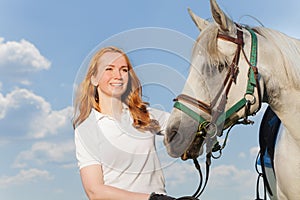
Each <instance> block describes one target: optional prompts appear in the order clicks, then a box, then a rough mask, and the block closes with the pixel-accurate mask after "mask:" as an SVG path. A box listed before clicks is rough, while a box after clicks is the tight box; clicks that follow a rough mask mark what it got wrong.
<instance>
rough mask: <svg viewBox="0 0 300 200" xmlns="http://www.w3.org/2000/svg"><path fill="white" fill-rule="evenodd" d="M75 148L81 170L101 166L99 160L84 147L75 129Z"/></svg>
mask: <svg viewBox="0 0 300 200" xmlns="http://www.w3.org/2000/svg"><path fill="white" fill-rule="evenodd" d="M75 147H76V158H77V161H78V167H79V169H82V168H83V167H86V166H89V165H94V164H98V165H100V162H99V160H97V159H95V156H93V155H91V154H90V153H89V152H88V150H87V149H86V148H85V147H84V145H83V142H82V141H81V138H80V137H79V135H78V132H77V130H76V129H75Z"/></svg>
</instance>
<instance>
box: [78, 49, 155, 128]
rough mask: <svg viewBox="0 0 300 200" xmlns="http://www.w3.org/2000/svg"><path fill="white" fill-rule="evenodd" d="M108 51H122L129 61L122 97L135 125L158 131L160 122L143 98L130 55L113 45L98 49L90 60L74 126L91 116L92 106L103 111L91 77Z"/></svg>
mask: <svg viewBox="0 0 300 200" xmlns="http://www.w3.org/2000/svg"><path fill="white" fill-rule="evenodd" d="M107 52H114V53H120V54H121V55H123V56H124V57H125V59H126V61H127V65H128V69H129V71H128V72H129V80H128V86H127V90H126V91H125V93H124V94H123V95H122V97H121V99H122V102H124V103H125V104H126V105H127V106H128V108H129V110H130V113H131V116H132V118H133V126H134V127H135V128H137V129H141V130H150V131H158V130H159V124H158V122H157V121H156V120H153V119H150V115H149V112H148V110H147V106H148V103H147V102H144V101H143V100H142V87H141V83H140V81H139V79H138V77H137V75H136V74H135V72H134V70H133V67H132V65H131V63H130V61H129V58H128V56H127V55H126V54H125V53H124V52H123V51H122V50H121V49H119V48H117V47H112V46H110V47H105V48H102V49H100V50H99V51H97V52H96V53H95V54H94V56H93V57H92V59H91V61H90V64H89V67H88V71H87V74H86V76H85V78H84V80H83V81H82V82H81V84H80V86H79V88H78V90H77V92H76V98H75V102H74V117H73V128H74V129H75V128H76V127H77V126H78V125H80V124H81V123H82V122H83V121H84V120H85V119H86V118H87V117H88V116H89V114H90V112H91V110H92V108H94V109H95V110H97V111H99V112H101V108H100V106H99V103H98V96H97V95H98V93H97V90H96V89H95V86H94V85H93V84H92V83H91V77H92V76H93V75H95V74H97V72H98V65H99V60H100V58H101V56H103V54H105V53H107Z"/></svg>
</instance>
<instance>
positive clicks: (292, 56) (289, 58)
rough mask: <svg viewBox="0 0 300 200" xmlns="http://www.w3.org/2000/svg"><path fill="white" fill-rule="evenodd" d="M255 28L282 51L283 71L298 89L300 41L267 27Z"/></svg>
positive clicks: (274, 46) (299, 85) (299, 84)
mask: <svg viewBox="0 0 300 200" xmlns="http://www.w3.org/2000/svg"><path fill="white" fill-rule="evenodd" d="M255 30H256V31H257V32H258V33H259V34H260V35H262V36H264V37H265V38H266V39H267V40H268V42H269V43H270V44H271V45H272V46H273V48H276V50H277V51H278V52H280V54H281V59H282V63H283V64H282V66H283V68H284V69H283V71H285V72H286V74H287V77H288V81H289V83H290V84H291V83H292V84H293V86H294V87H295V88H296V89H300V67H299V66H300V64H299V58H300V41H299V40H297V39H295V38H292V37H289V36H287V35H285V34H284V33H281V32H279V31H276V30H272V29H269V28H265V27H255ZM274 67H277V66H274ZM287 84H288V83H287Z"/></svg>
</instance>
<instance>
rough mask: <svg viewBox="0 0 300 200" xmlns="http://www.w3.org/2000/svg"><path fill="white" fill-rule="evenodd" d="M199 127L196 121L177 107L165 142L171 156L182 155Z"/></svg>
mask: <svg viewBox="0 0 300 200" xmlns="http://www.w3.org/2000/svg"><path fill="white" fill-rule="evenodd" d="M197 129H198V124H197V122H196V121H194V120H193V119H191V118H190V117H188V116H187V115H186V114H184V113H182V112H181V111H179V110H177V109H175V108H174V109H173V110H172V113H171V116H170V118H169V122H168V126H167V128H166V134H165V138H164V144H165V146H166V148H167V152H168V154H169V155H170V156H171V157H174V158H178V157H180V156H181V155H182V154H183V153H184V152H185V151H186V150H187V148H188V147H189V146H190V144H191V143H192V141H193V139H194V137H195V133H196V131H197Z"/></svg>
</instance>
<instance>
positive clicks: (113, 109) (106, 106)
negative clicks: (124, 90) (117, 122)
mask: <svg viewBox="0 0 300 200" xmlns="http://www.w3.org/2000/svg"><path fill="white" fill-rule="evenodd" d="M99 106H100V108H101V113H103V114H106V115H109V116H111V117H114V118H116V119H120V116H121V113H122V109H123V103H122V101H121V99H120V98H115V97H105V98H101V97H100V98H99Z"/></svg>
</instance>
